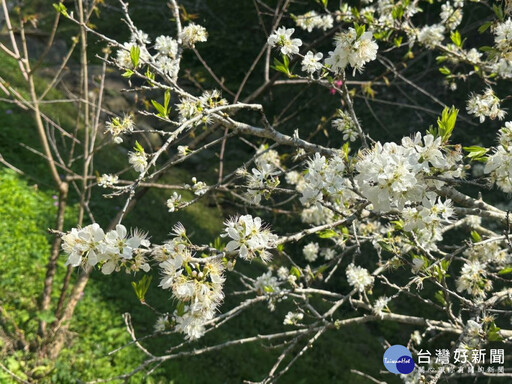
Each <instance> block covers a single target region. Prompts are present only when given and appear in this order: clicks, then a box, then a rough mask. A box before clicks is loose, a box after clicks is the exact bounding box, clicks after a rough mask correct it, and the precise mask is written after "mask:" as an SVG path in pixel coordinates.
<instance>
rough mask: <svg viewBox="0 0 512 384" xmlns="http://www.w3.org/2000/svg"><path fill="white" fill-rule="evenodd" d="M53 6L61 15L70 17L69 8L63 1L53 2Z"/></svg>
mask: <svg viewBox="0 0 512 384" xmlns="http://www.w3.org/2000/svg"><path fill="white" fill-rule="evenodd" d="M52 5H53V8H55V10H56V11H57V12H59V13H60V14H61V15H63V16H66V17H69V15H68V9H67V8H66V6H65V5H64V4H62V3H58V4H57V3H53V4H52Z"/></svg>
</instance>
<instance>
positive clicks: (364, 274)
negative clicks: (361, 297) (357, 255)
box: [345, 264, 375, 292]
mask: <svg viewBox="0 0 512 384" xmlns="http://www.w3.org/2000/svg"><path fill="white" fill-rule="evenodd" d="M345 273H346V275H347V281H348V283H349V284H350V285H351V286H353V287H354V288H356V289H357V290H358V291H359V292H364V291H365V289H366V288H367V287H369V286H370V285H372V284H373V281H374V280H375V279H374V277H373V276H372V275H370V274H369V273H368V270H366V269H365V268H362V267H359V266H356V265H354V264H350V265H349V266H348V267H347V269H346V271H345Z"/></svg>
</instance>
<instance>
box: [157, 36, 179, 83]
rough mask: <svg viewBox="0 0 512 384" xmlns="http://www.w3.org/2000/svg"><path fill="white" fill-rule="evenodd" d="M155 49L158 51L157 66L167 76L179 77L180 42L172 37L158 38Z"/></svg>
mask: <svg viewBox="0 0 512 384" xmlns="http://www.w3.org/2000/svg"><path fill="white" fill-rule="evenodd" d="M154 48H155V49H156V50H157V52H158V53H157V55H156V61H155V65H156V66H157V67H158V68H159V69H160V70H161V71H162V72H163V73H165V74H166V75H168V76H170V77H172V78H175V77H176V76H177V75H178V70H179V67H178V61H177V60H176V58H177V56H178V42H177V41H176V40H175V39H173V38H172V37H170V36H163V35H162V36H158V37H157V38H156V40H155V46H154Z"/></svg>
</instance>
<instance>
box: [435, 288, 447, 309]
mask: <svg viewBox="0 0 512 384" xmlns="http://www.w3.org/2000/svg"><path fill="white" fill-rule="evenodd" d="M434 299H436V300H437V301H438V302H439V303H440V304H441V305H443V306H445V305H446V300H445V298H444V293H443V291H441V290H439V291H437V292H436V293H435V294H434Z"/></svg>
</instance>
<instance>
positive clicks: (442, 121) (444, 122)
mask: <svg viewBox="0 0 512 384" xmlns="http://www.w3.org/2000/svg"><path fill="white" fill-rule="evenodd" d="M458 113H459V110H458V109H456V108H455V107H451V108H448V107H446V108H445V109H443V112H442V114H441V118H438V119H437V126H438V128H439V131H438V134H439V136H441V139H442V140H443V142H447V141H448V140H449V139H450V136H451V135H452V132H453V128H455V122H456V121H457V115H458Z"/></svg>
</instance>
